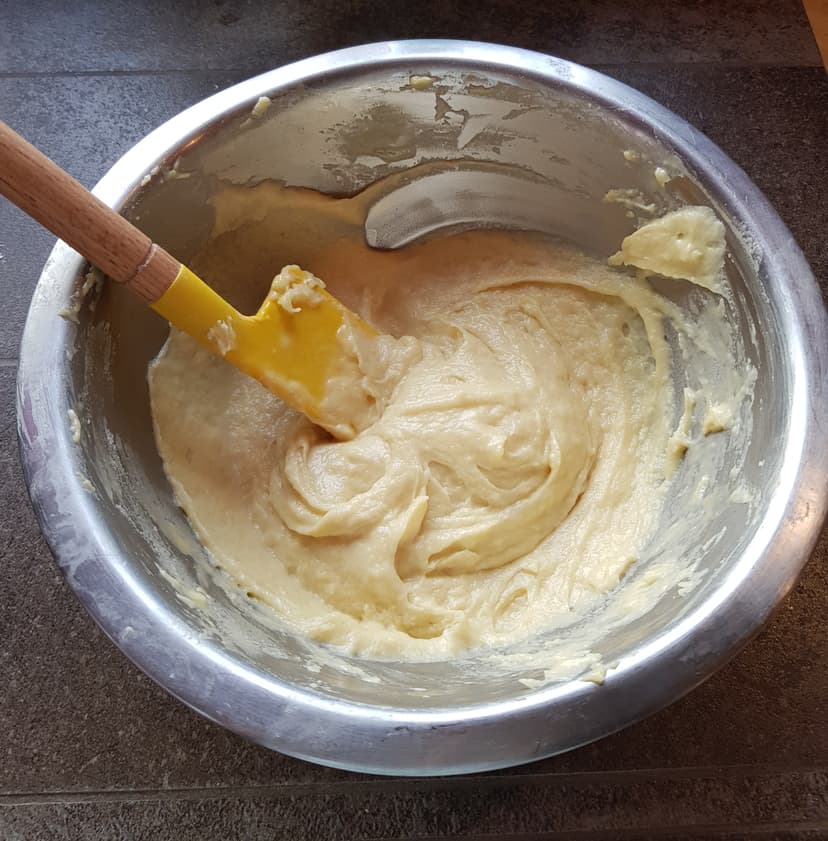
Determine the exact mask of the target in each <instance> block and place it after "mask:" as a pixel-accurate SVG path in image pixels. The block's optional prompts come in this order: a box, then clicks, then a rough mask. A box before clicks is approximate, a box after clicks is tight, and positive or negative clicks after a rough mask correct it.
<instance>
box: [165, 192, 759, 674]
mask: <svg viewBox="0 0 828 841" xmlns="http://www.w3.org/2000/svg"><path fill="white" fill-rule="evenodd" d="M256 190H257V191H258V193H256V194H255V195H253V193H255V192H256ZM366 202H367V199H366V198H365V197H364V196H363V197H355V198H352V199H342V200H336V201H334V200H331V199H329V198H328V197H326V196H322V195H319V194H314V193H312V192H311V191H307V190H291V189H287V188H280V187H277V186H275V185H261V186H260V187H259V188H255V190H253V191H251V190H249V189H248V190H247V191H246V192H245V191H243V190H241V189H238V190H236V189H235V188H229V189H228V191H227V192H226V193H225V194H224V195H222V196H219V198H218V199H217V219H218V220H222V219H227V218H232V217H234V216H239V217H244V215H245V214H243V213H240V212H239V209H240V208H241V207H243V206H246V207H247V209H248V211H249V214H248V218H255V219H257V222H256V224H254V225H250V224H248V225H247V226H244V227H243V228H239V229H238V230H235V229H232V228H231V229H225V230H222V229H221V227H220V226H219V227H217V232H216V235H215V236H214V238H213V240H211V242H210V243H209V244H208V245H207V247H206V248H205V249H204V251H203V252H202V254H201V255H200V257H199V260H198V261H197V264H196V268H197V269H199V270H202V271H203V272H204V274H206V275H208V276H209V275H210V274H211V273H212V274H214V275H220V273H221V271H222V268H223V267H224V266H225V265H227V266H229V265H230V264H231V261H230V260H229V257H227V256H226V255H228V254H229V253H233V254H238V253H242V252H244V253H247V252H250V253H262V251H264V253H266V254H268V255H269V257H270V258H271V259H279V258H281V257H283V256H284V255H283V252H280V251H279V250H278V249H277V248H276V247H275V246H272V245H271V246H268V245H266V243H273V242H276V241H277V237H276V236H275V234H276V233H277V232H278V234H279V236H280V237H281V240H284V241H286V242H288V243H290V244H291V246H292V251H291V254H292V255H293V257H294V259H295V260H296V261H297V262H301V264H302V265H303V266H305V268H307V269H308V270H309V271H311V272H312V273H313V275H315V276H318V277H324V278H325V279H326V282H327V284H328V287H329V289H330V291H331V292H332V293H333V294H334V295H335V296H337V297H339V298H340V300H342V301H343V303H345V304H346V306H348V307H350V308H351V309H353V310H354V311H356V312H358V313H359V314H360V315H362V317H363V318H365V319H366V320H367V321H368V322H369V323H371V324H373V325H374V326H375V327H377V328H378V329H379V330H380V331H381V332H382V333H383V334H384V336H383V337H381V338H384V339H385V340H387V341H389V342H391V343H392V344H391V345H389V348H391V347H393V352H391V350H387V352H386V350H383V347H382V346H381V345H378V346H377V347H375V348H374V352H373V353H367V352H366V351H365V348H361V349H360V353H359V354H358V356H359V359H360V364H361V365H362V366H363V367H364V368H365V370H363V371H362V373H361V375H360V376H362V377H363V379H364V381H365V382H370V383H371V388H372V389H373V391H372V394H374V395H375V396H377V398H378V400H379V401H380V405H379V408H378V411H377V412H376V414H375V416H374V417H373V418H372V420H371V422H370V423H368V424H367V425H366V426H365V427H364V428H362V429H360V430H358V431H357V432H356V434H354V435H353V437H351V438H350V439H349V440H342V441H337V440H335V439H333V438H332V437H331V436H330V435H329V434H328V433H326V432H325V431H324V430H322V429H320V428H318V427H316V426H314V425H313V424H311V423H310V422H309V421H308V420H307V419H306V418H305V417H304V416H302V415H301V414H299V413H298V412H296V411H294V410H292V409H290V408H289V407H287V406H286V405H285V404H284V403H282V402H281V401H280V400H279V399H278V398H276V397H275V396H274V395H272V394H271V393H269V392H268V391H267V390H265V389H264V388H263V387H262V386H261V385H260V384H259V383H257V382H255V381H253V380H251V379H249V378H247V377H245V376H244V375H243V374H241V373H239V372H238V371H237V370H236V369H234V368H233V367H232V366H231V365H229V364H228V363H226V362H225V361H224V360H222V359H220V358H219V357H217V356H216V355H214V354H211V353H209V352H208V351H207V350H205V349H204V348H202V347H200V346H199V345H197V344H196V343H195V342H194V341H192V340H191V339H190V338H189V337H187V336H185V335H183V334H181V333H179V332H177V331H173V332H172V333H171V335H170V338H169V340H168V342H167V344H166V346H165V348H164V350H163V351H162V353H161V354H160V356H159V358H158V359H157V360H156V361H155V363H154V364H153V365H152V367H151V369H150V372H149V382H150V393H151V400H152V412H153V419H154V423H155V431H156V439H157V443H158V448H159V451H160V454H161V456H162V458H163V461H164V465H165V468H166V471H167V474H168V476H169V479H170V482H171V484H172V487H173V489H174V491H175V494H176V497H177V499H178V501H179V503H180V505H181V506H182V507H183V508H184V510H185V511H186V513H187V515H188V517H189V519H190V522H191V523H192V525H193V528H194V529H195V531H196V533H197V535H198V536H199V538H200V539H201V540H202V542H203V543H204V545H205V546H206V547H207V548H208V550H209V551H210V553H211V554H212V556H213V558H214V559H215V561H216V562H217V564H219V565H220V566H221V567H223V568H224V569H225V570H226V571H227V572H228V573H229V574H230V576H231V577H232V578H233V579H234V580H235V581H236V582H237V583H238V584H239V586H240V587H241V588H243V590H244V591H246V592H247V593H248V594H249V595H250V596H252V597H255V598H256V599H259V600H261V601H263V602H265V603H267V604H269V605H270V606H272V608H273V609H274V610H275V611H276V612H277V613H278V614H279V615H280V616H281V617H282V618H283V619H284V621H286V622H287V623H288V624H289V625H290V626H292V627H293V628H295V629H297V630H298V631H299V632H301V633H304V634H306V635H308V636H310V637H311V638H313V639H316V640H320V641H324V642H329V643H333V644H335V645H338V646H342V647H344V649H346V650H348V651H350V652H353V653H356V654H361V655H365V656H391V657H402V658H410V659H412V658H413V659H439V658H442V657H447V656H451V655H453V654H455V653H457V652H459V651H462V650H464V649H468V648H474V647H479V646H499V645H503V644H505V643H508V642H510V641H514V640H518V639H523V638H525V637H527V636H529V635H531V634H533V633H535V632H538V631H541V630H544V629H548V628H551V627H565V626H566V625H568V624H571V623H572V622H574V621H576V620H577V619H579V618H580V617H582V616H583V615H584V614H585V613H586V612H587V611H589V610H590V609H591V608H592V607H594V606H595V605H597V604H598V603H600V602H601V601H602V600H603V599H605V597H606V594H607V593H609V592H610V591H612V590H613V588H615V587H616V586H617V585H618V584H619V582H620V581H621V580H622V578H623V577H624V576H625V575H626V574H627V573H628V571H629V570H630V569H631V568H632V567H633V566H634V565H635V564H636V563H637V562H638V561H639V559H640V558H641V557H642V553H643V552H644V550H645V547H646V545H647V541H648V540H649V539H650V538H651V537H652V535H653V533H654V530H655V529H656V527H657V525H658V522H659V517H660V514H661V511H662V508H663V506H664V505H665V500H666V499H667V495H668V493H669V488H670V478H669V477H671V476H672V475H673V474H674V472H675V469H676V464H675V463H674V462H677V461H680V459H681V454H682V453H683V452H684V451H685V450H686V449H687V448H688V447H690V446H693V445H694V441H695V438H694V435H695V431H698V434H699V438H700V439H703V437H704V436H703V435H702V434H701V431H700V430H701V418H702V417H706V418H707V421H706V424H705V430H704V431H705V433H712V432H714V431H719V428H721V429H722V430H725V429H726V428H727V425H728V422H729V419H732V418H733V417H735V416H737V415H738V413H739V406H738V405H733V400H734V398H733V396H732V395H733V394H735V393H740V392H738V389H736V388H734V387H733V384H734V382H737V381H738V382H741V381H742V379H743V374H744V372H740V371H737V370H736V367H737V366H736V364H735V361H734V360H733V359H727V358H719V359H717V361H716V365H717V370H719V371H722V372H724V373H723V374H722V375H721V377H720V379H717V380H716V381H711V382H709V383H707V384H706V387H705V389H704V391H703V392H702V391H698V390H697V391H692V393H691V390H689V387H687V386H685V387H683V388H679V387H678V386H677V385H676V384H675V383H674V381H673V376H672V374H673V371H674V369H675V368H676V366H678V367H681V366H682V365H685V364H690V362H691V361H692V358H693V356H694V355H701V356H704V355H705V354H707V355H709V354H710V353H711V352H713V350H715V352H716V353H717V354H719V355H721V353H722V350H721V349H722V348H727V347H729V339H730V328H729V326H728V324H727V323H726V322H725V321H724V320H723V319H722V318H721V317H720V312H721V310H720V308H719V301H718V299H717V298H716V296H713V295H711V294H710V293H709V292H708V291H706V290H707V289H713V288H716V289H718V288H719V287H718V286H717V285H716V283H715V282H714V274H715V272H714V270H713V256H714V255H715V254H718V255H719V265H718V271H719V272H721V254H722V253H723V244H722V245H721V248H720V249H719V247H718V246H717V245H716V243H715V242H713V239H714V233H716V230H717V229H716V228H715V224H714V223H715V222H716V220H715V216H713V220H709V219H708V217H707V214H706V212H705V209H704V208H696V209H688V211H689V210H692V211H693V212H692V213H691V214H690V215H689V216H688V215H687V214H685V215H684V216H681V215H679V216H674V218H673V219H672V220H671V219H670V218H669V215H668V217H663V218H662V219H660V220H656V222H653V223H650V225H655V226H659V223H660V227H656V229H655V230H654V231H651V232H649V233H644V232H645V231H646V229H647V228H649V227H650V225H647V226H645V227H644V228H642V229H640V230H639V231H638V232H637V233H634V234H632V235H631V236H630V237H628V238H627V239H625V240H624V243H623V245H622V249H621V251H620V252H619V255H620V256H618V255H617V256H616V258H614V260H613V262H616V263H624V264H628V265H635V266H640V267H642V268H644V269H646V270H648V271H651V272H659V273H661V274H663V275H665V276H667V277H684V278H686V279H689V280H691V281H693V282H694V283H696V284H698V285H699V286H701V287H704V289H700V290H699V296H700V300H699V302H698V304H697V306H696V307H695V308H694V311H693V313H692V314H691V313H690V312H685V311H683V310H682V309H680V308H679V307H678V306H677V305H676V304H674V303H673V302H672V301H671V300H669V298H667V297H665V296H664V295H662V294H659V293H658V292H656V291H655V290H654V289H653V288H652V287H651V286H650V284H649V283H648V281H647V280H646V279H645V278H644V277H642V276H640V275H638V274H636V273H635V272H629V271H626V270H624V269H618V268H613V267H611V266H608V265H607V264H606V263H605V262H604V261H601V260H598V259H595V258H591V257H588V256H586V255H584V254H583V253H581V252H579V251H578V250H577V249H575V248H574V247H572V246H570V245H567V244H564V243H560V242H557V241H554V240H551V239H549V238H547V237H544V236H541V235H538V234H532V233H521V232H505V231H492V230H489V231H471V232H464V233H452V234H446V235H440V236H433V237H431V238H429V239H427V240H425V241H418V242H416V243H414V244H411V245H408V246H406V247H404V248H401V249H399V250H397V251H393V252H383V251H376V250H372V249H370V248H369V247H368V246H367V245H366V244H365V241H364V232H363V229H362V220H363V219H364V214H365V206H366ZM257 208H258V209H257ZM679 213H681V212H679ZM711 213H712V212H711ZM665 220H667V221H665ZM679 220H680V223H679ZM679 229H681V231H683V232H684V233H685V234H686V238H687V239H688V240H689V241H692V242H696V240H697V238H698V235H699V234H700V232H701V244H700V246H699V247H700V248H701V251H702V254H701V255H695V256H688V254H686V253H684V252H682V251H681V250H680V248H679V247H678V245H677V244H676V240H677V231H678V230H679ZM719 233H721V232H719ZM720 239H721V236H720ZM281 240H279V241H281ZM257 243H258V245H259V246H261V248H260V249H257V248H256V247H255V246H256V244H257ZM689 244H690V243H689V242H688V243H687V245H689ZM648 247H650V248H655V249H656V250H657V252H658V253H657V254H650V256H647V254H648V253H649V252H648V250H647V249H648ZM268 248H270V251H268ZM284 262H288V261H287V260H285V261H284ZM210 270H212V271H210ZM286 271H287V272H288V274H287V275H285V277H286V278H287V279H288V280H289V279H290V277H291V276H292V275H291V272H292V271H293V269H292V268H290V267H289V268H288V269H287V270H286ZM682 272H685V273H682ZM230 280H232V278H231V279H230ZM284 285H285V289H284V290H282V291H281V292H279V290H278V289H277V292H278V294H290V295H292V294H294V293H293V292H292V290H293V289H299V290H300V291H299V292H297V293H296V294H300V295H305V294H310V295H312V294H313V292H314V289H315V287H314V286H313V284H311V285H310V286H307V285H306V284H299V285H298V286H296V285H294V284H292V283H288V282H285V284H284ZM259 294H261V291H259ZM255 295H256V290H253V291H252V292H251V300H254V299H255ZM293 303H295V301H294V300H293V298H291V299H289V300H285V302H284V305H285V306H286V307H289V306H291V305H293ZM668 324H669V331H668V330H667V329H666V325H668ZM668 332H671V333H673V334H675V335H676V336H679V337H680V341H678V342H673V343H671V341H670V340H669V337H668ZM392 336H394V337H404V338H403V342H404V351H405V352H403V353H401V352H400V344H399V340H397V339H391V338H390V337H392ZM711 336H713V338H714V339H715V341H714V340H712V339H711ZM389 360H391V361H392V363H393V364H391V365H390V370H388V371H387V374H386V379H385V380H384V381H383V380H382V375H383V371H384V370H385V369H384V367H383V366H384V365H387V364H388V361H389ZM340 386H341V387H345V388H350V389H351V391H358V390H359V389H360V388H362V386H363V383H362V382H359V381H357V380H354V381H352V382H350V384H349V383H343V384H340ZM740 394H741V396H740V399H741V398H742V397H744V393H743V392H741V393H740ZM705 413H706V415H705ZM679 450H680V451H681V452H679Z"/></svg>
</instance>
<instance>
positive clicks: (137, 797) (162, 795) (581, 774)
mask: <svg viewBox="0 0 828 841" xmlns="http://www.w3.org/2000/svg"><path fill="white" fill-rule="evenodd" d="M809 774H826V775H828V765H816V766H785V765H782V766H777V765H732V766H709V767H704V766H702V767H687V768H673V769H670V768H664V769H660V768H654V769H631V770H627V771H608V772H607V771H576V772H570V773H563V774H556V773H550V774H510V775H498V776H491V777H479V776H476V775H473V776H461V777H433V778H409V779H402V778H393V777H392V778H379V779H372V780H354V781H340V782H334V783H328V782H324V781H320V782H304V783H290V782H287V783H277V784H262V785H241V786H197V787H191V788H184V787H182V788H167V789H163V788H146V789H110V790H99V789H92V790H87V791H83V790H80V791H52V792H36V791H33V792H21V793H18V794H0V807H3V806H38V805H41V806H43V805H55V804H79V803H120V802H143V801H167V800H186V801H189V800H227V799H236V800H254V799H256V798H266V799H270V800H282V799H285V798H290V797H297V796H298V797H302V796H305V797H307V796H319V795H323V796H328V795H333V796H336V795H370V794H382V795H385V796H389V795H391V796H393V795H398V794H408V793H423V792H425V791H430V792H434V791H456V790H459V789H468V788H473V789H475V790H481V789H484V790H491V789H495V788H520V787H521V786H523V787H531V788H538V787H540V786H543V785H556V786H578V785H602V784H603V785H617V784H622V785H623V784H633V783H636V782H642V781H650V782H665V781H678V780H687V779H704V778H708V779H711V780H713V779H715V780H717V781H719V782H721V781H722V780H733V781H736V782H738V781H739V780H743V779H755V778H767V777H774V776H776V777H785V776H796V775H809Z"/></svg>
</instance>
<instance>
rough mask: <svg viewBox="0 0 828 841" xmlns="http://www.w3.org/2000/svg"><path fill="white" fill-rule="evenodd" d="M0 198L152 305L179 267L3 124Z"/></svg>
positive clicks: (164, 290)
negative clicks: (16, 207)
mask: <svg viewBox="0 0 828 841" xmlns="http://www.w3.org/2000/svg"><path fill="white" fill-rule="evenodd" d="M0 194H2V195H4V196H5V197H6V198H7V199H8V200H9V201H11V202H12V203H13V204H16V205H17V206H18V207H19V208H20V209H21V210H22V211H23V212H24V213H27V214H28V215H29V216H31V217H32V218H33V219H35V220H36V221H38V222H39V223H40V224H41V225H43V227H44V228H48V229H49V230H50V231H51V232H52V233H53V234H55V236H58V237H60V238H61V239H62V240H64V241H65V242H67V243H68V244H69V245H71V246H72V248H74V249H75V250H76V251H78V252H79V253H80V254H81V255H83V256H84V257H86V259H87V260H89V262H90V263H92V264H93V265H95V266H97V267H98V268H99V269H101V270H102V271H103V272H104V273H105V274H107V275H109V276H110V277H111V278H112V279H113V280H117V281H119V282H120V283H124V284H126V286H127V287H129V288H130V289H131V290H132V291H133V292H135V293H136V294H137V295H138V296H139V297H141V298H142V299H143V300H145V301H147V302H148V303H153V302H154V301H156V300H157V299H158V298H160V297H161V295H163V294H164V292H166V290H167V288H168V287H169V285H170V284H171V283H172V282H173V280H175V278H176V275H177V274H178V270H179V269H180V268H181V264H180V263H179V262H178V261H177V260H176V259H175V258H173V257H171V256H170V255H169V254H168V253H167V252H166V251H164V249H163V248H161V247H160V246H158V245H155V243H153V242H152V240H151V239H150V238H149V237H148V236H147V235H146V234H144V233H142V232H141V231H139V230H138V228H136V227H135V226H134V225H132V224H131V223H130V222H127V220H126V219H124V217H123V216H121V215H120V214H118V213H116V212H115V211H114V210H113V209H112V208H111V207H108V206H107V205H105V204H104V203H103V202H102V201H101V200H100V199H99V198H96V197H95V196H93V195H92V193H90V192H89V190H87V189H86V188H85V187H83V186H82V185H81V184H79V183H78V182H77V181H76V180H75V179H74V178H72V176H71V175H69V173H68V172H65V171H64V170H62V169H61V168H60V167H59V166H58V165H57V164H56V163H55V162H54V161H53V160H51V159H50V158H47V157H46V155H44V154H43V153H42V152H40V151H39V150H37V149H35V147H34V146H32V145H31V143H29V142H28V141H26V140H24V139H23V138H22V137H21V136H20V135H19V134H17V132H15V131H13V130H12V129H11V128H9V126H7V125H6V124H5V123H4V122H2V120H0Z"/></svg>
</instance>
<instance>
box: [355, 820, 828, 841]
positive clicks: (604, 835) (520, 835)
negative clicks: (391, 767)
mask: <svg viewBox="0 0 828 841" xmlns="http://www.w3.org/2000/svg"><path fill="white" fill-rule="evenodd" d="M826 829H828V821H826V820H812V819H809V818H803V819H802V820H799V821H798V820H793V821H767V822H762V823H744V822H739V823H735V824H723V823H716V824H702V823H696V824H686V823H683V824H680V825H676V826H664V825H663V824H661V825H658V826H625V827H620V828H612V827H610V828H604V829H553V830H547V831H541V832H533V831H526V832H517V833H513V832H509V833H506V834H503V833H497V834H496V835H492V834H490V833H485V834H483V835H478V834H471V835H464V836H457V835H451V836H449V835H417V836H413V837H412V836H409V837H408V838H407V839H406V841H456V839H458V838H466V839H468V841H568V839H570V838H574V839H583V840H584V841H639V839H641V838H642V837H646V838H648V839H650V838H652V839H656V841H657V839H659V838H666V839H671V838H675V837H676V833H677V832H680V833H681V836H682V838H698V839H701V841H711V839H714V838H718V839H721V841H726V839H727V838H730V837H731V836H733V835H735V834H737V833H738V834H740V835H742V834H743V833H745V832H746V831H748V832H750V833H751V835H752V836H759V835H762V836H765V835H778V834H779V833H781V832H784V833H790V832H796V833H802V832H807V833H808V834H809V835H810V834H811V833H813V832H819V833H822V832H824V831H825V830H826ZM642 833H643V835H642ZM711 833H715V834H714V835H711ZM399 838H400V841H402V838H401V836H399ZM365 841H397V839H396V838H394V837H392V836H390V835H383V836H372V837H371V838H367V839H365ZM802 841H804V839H802Z"/></svg>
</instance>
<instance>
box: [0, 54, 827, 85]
mask: <svg viewBox="0 0 828 841" xmlns="http://www.w3.org/2000/svg"><path fill="white" fill-rule="evenodd" d="M303 58H306V56H299V57H296V58H292V59H289V60H287V61H284V62H282V63H280V64H274V65H273V66H272V67H270V66H266V67H259V68H257V67H207V68H204V67H192V68H180V67H169V68H160V69H158V68H155V69H153V68H138V69H133V70H127V69H109V70H106V69H99V70H3V71H0V80H3V79H37V78H51V79H63V78H65V79H73V78H97V77H106V76H111V77H131V76H136V77H137V76H197V75H209V74H213V73H251V74H254V75H259V74H261V73H267V72H268V71H269V70H271V69H277V68H279V67H284V66H285V65H287V64H292V63H294V62H296V61H302V60H303ZM566 60H567V61H572V62H573V63H575V64H583V65H584V66H586V67H638V68H647V67H665V66H668V67H678V68H682V69H687V68H693V67H698V68H701V69H706V70H711V69H715V70H722V69H724V70H727V69H733V70H756V69H759V70H761V69H766V68H767V69H771V68H774V69H779V70H795V69H814V68H822V66H823V65H822V64H821V63H820V62H819V61H813V62H804V63H803V62H796V63H790V62H785V61H779V62H776V61H764V62H763V61H758V62H757V61H754V62H749V61H748V62H743V61H670V60H669V59H664V60H659V61H585V60H583V59H577V58H569V59H566Z"/></svg>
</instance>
